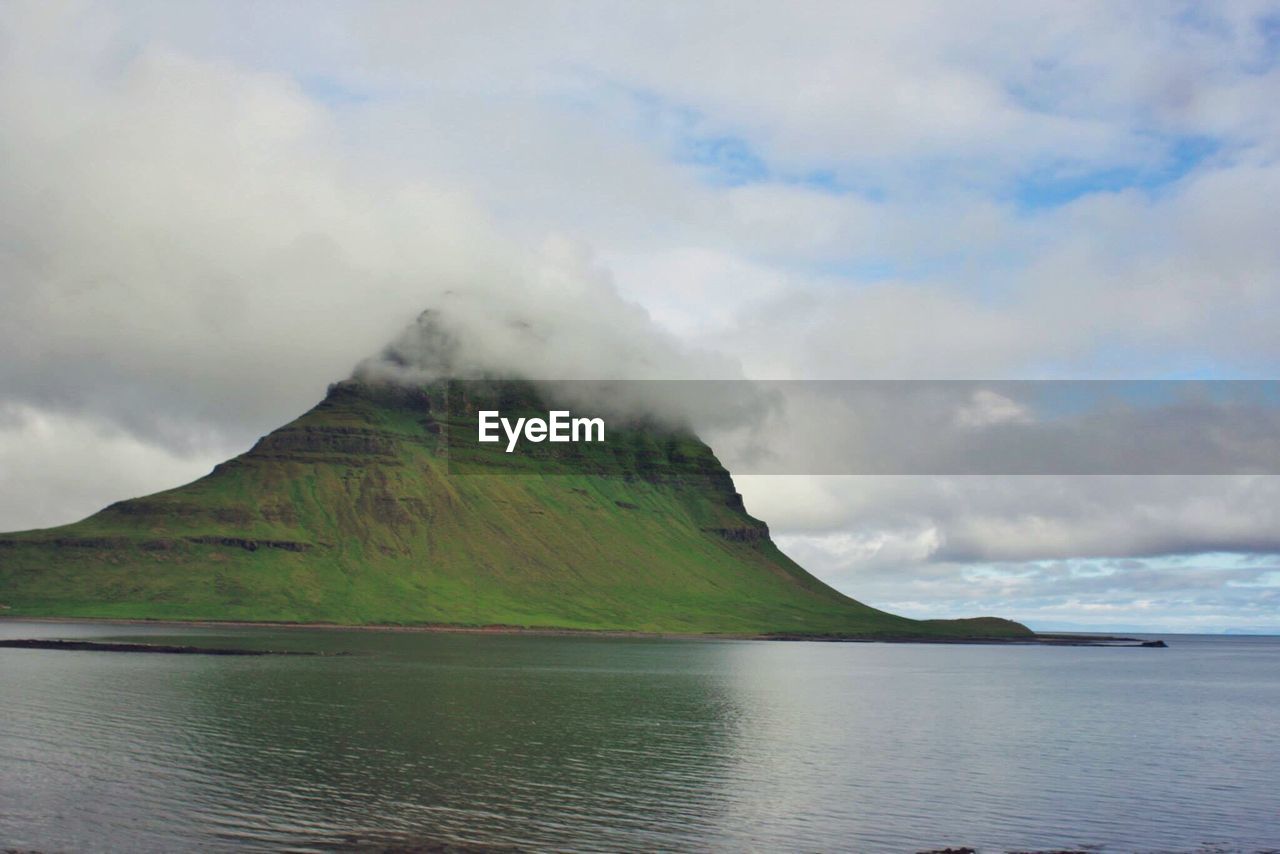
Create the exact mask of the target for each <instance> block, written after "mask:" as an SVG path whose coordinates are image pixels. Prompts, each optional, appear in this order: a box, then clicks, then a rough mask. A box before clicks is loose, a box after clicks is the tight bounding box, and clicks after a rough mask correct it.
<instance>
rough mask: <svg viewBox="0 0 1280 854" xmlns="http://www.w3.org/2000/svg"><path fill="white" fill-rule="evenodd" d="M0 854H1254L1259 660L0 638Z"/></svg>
mask: <svg viewBox="0 0 1280 854" xmlns="http://www.w3.org/2000/svg"><path fill="white" fill-rule="evenodd" d="M0 637H9V638H18V637H65V638H72V637H75V638H92V639H107V638H110V639H119V640H136V641H147V642H166V643H180V644H199V645H204V646H213V645H225V646H245V647H254V648H269V649H293V650H329V651H344V652H350V653H352V654H351V655H350V656H345V657H287V656H271V657H258V658H239V657H236V658H231V657H211V656H186V655H136V654H120V653H104V652H68V651H44V650H21V649H0V849H3V848H6V847H7V848H18V849H40V850H44V851H58V850H69V851H139V852H141V851H188V850H201V851H216V850H231V849H236V850H243V849H245V848H249V849H255V848H257V849H264V848H270V849H280V848H286V849H295V850H320V851H325V850H333V849H334V848H345V847H351V846H353V845H356V844H357V843H360V844H367V845H369V846H371V847H372V846H374V845H413V844H417V845H423V844H428V843H432V842H453V843H461V844H475V845H485V846H503V845H511V846H518V847H520V848H522V849H532V850H608V851H617V850H626V851H639V850H646V851H647V850H656V849H667V850H670V849H696V850H717V851H739V850H759V851H775V850H786V851H915V850H918V849H921V848H929V847H942V846H946V845H971V846H975V847H977V848H979V849H981V850H991V851H1004V850H1009V849H1028V848H1030V849H1048V848H1062V847H1085V846H1088V847H1090V848H1097V849H1100V850H1103V851H1118V852H1128V851H1148V850H1155V851H1167V850H1174V851H1194V850H1199V849H1203V848H1205V847H1214V848H1222V849H1227V850H1237V849H1238V850H1245V851H1254V850H1260V849H1266V848H1280V638H1249V637H1234V638H1232V637H1196V636H1166V638H1167V640H1168V641H1169V643H1170V648H1169V649H1095V648H1040V647H987V646H916V645H887V644H831V643H777V642H760V641H686V640H644V639H607V638H566V637H531V636H515V635H508V636H479V635H449V634H428V633H381V632H378V633H375V632H343V631H323V630H296V629H295V630H287V629H286V630H277V629H257V628H245V629H240V628H207V629H206V628H187V627H162V626H127V625H92V624H75V623H26V622H17V621H0Z"/></svg>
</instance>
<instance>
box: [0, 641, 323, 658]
mask: <svg viewBox="0 0 1280 854" xmlns="http://www.w3.org/2000/svg"><path fill="white" fill-rule="evenodd" d="M0 648H4V649H69V650H80V651H91V652H158V653H166V654H169V655H320V653H318V652H277V651H275V650H269V649H234V648H227V649H223V648H219V647H208V646H174V645H169V644H159V643H116V642H111V641H82V640H46V639H22V640H0Z"/></svg>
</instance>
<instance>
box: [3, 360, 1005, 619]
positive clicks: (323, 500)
mask: <svg viewBox="0 0 1280 854" xmlns="http://www.w3.org/2000/svg"><path fill="white" fill-rule="evenodd" d="M450 388H451V386H450V384H449V383H446V382H435V383H426V384H419V385H416V386H405V385H403V384H396V383H389V382H377V381H359V380H349V381H346V382H342V383H338V384H336V385H334V386H332V387H331V388H330V390H329V393H328V395H327V396H326V397H325V399H324V400H323V401H321V402H320V403H319V404H318V405H317V406H315V407H314V408H313V409H311V410H310V411H309V412H307V413H306V414H304V415H302V416H301V417H300V418H298V419H296V420H295V421H293V422H292V423H289V424H287V425H285V426H283V427H281V428H280V429H278V430H276V431H274V432H272V433H270V434H268V435H267V436H264V437H263V438H262V439H261V440H259V441H258V443H257V444H256V445H254V447H253V448H252V449H251V450H249V451H248V452H247V453H245V454H242V455H240V456H238V457H236V458H234V459H232V460H229V461H227V462H225V463H222V464H221V465H219V466H217V467H216V468H215V469H214V470H213V471H212V472H211V473H210V474H209V475H207V476H205V477H203V478H201V479H200V480H197V481H195V482H193V483H190V484H187V485H185V486H182V487H179V488H177V489H172V490H169V491H167V492H160V493H157V494H155V495H150V496H146V497H143V498H135V499H131V500H128V501H121V502H119V503H116V504H112V505H111V506H109V507H107V508H106V509H104V510H102V511H101V512H99V513H97V514H95V515H93V516H90V517H89V518H87V519H85V520H83V521H81V522H77V523H75V524H72V525H67V526H64V527H60V528H52V529H47V530H39V531H27V532H21V533H15V534H6V535H0V607H3V608H4V609H5V610H4V613H5V614H7V615H9V616H62V617H118V618H147V619H161V620H165V619H168V620H178V619H181V620H254V621H273V622H274V621H280V622H323V623H341V624H405V625H410V624H412V625H423V624H441V625H454V626H490V625H503V626H523V627H540V628H566V629H594V630H634V631H650V632H680V633H684V632H690V633H732V634H752V635H755V634H813V635H843V636H866V637H943V636H948V637H950V636H956V637H960V636H965V637H973V636H984V637H985V636H990V637H997V636H999V637H1009V636H1017V635H1029V634H1030V633H1029V632H1028V630H1026V629H1025V628H1024V627H1022V626H1021V625H1019V624H1017V623H1013V622H1009V621H1006V620H998V619H995V618H980V619H975V620H954V621H942V620H940V621H915V620H909V619H906V618H903V617H898V616H894V615H892V614H888V613H885V612H883V611H879V610H876V609H874V608H871V607H868V606H866V605H863V604H862V603H860V602H857V601H855V600H853V599H850V598H848V597H846V596H844V595H842V594H841V593H838V592H837V591H835V590H833V589H832V588H830V587H828V586H827V585H825V584H823V583H822V582H820V581H819V580H817V579H816V578H814V577H813V576H811V575H809V574H808V573H807V572H805V571H804V570H803V569H802V568H801V567H799V566H798V565H797V564H795V563H794V562H793V561H792V560H790V559H789V558H787V557H786V555H784V554H782V552H780V551H779V550H778V549H777V547H776V546H775V545H774V544H773V542H772V540H771V539H770V537H769V531H768V528H767V527H766V526H765V524H764V523H763V522H761V521H759V520H757V519H754V518H752V517H751V516H750V515H748V514H747V512H746V511H745V509H744V508H743V504H742V499H741V496H740V495H739V494H738V493H737V492H736V491H735V489H734V486H733V481H732V478H731V477H730V475H729V473H728V472H727V471H726V470H725V469H724V468H723V466H721V465H720V463H719V462H718V461H717V460H716V458H715V455H714V454H713V453H712V451H711V449H710V448H708V447H707V446H706V445H705V444H704V443H702V442H701V441H699V440H698V439H697V438H696V437H694V436H693V435H692V434H690V433H687V432H680V431H676V430H669V429H663V428H659V427H657V426H655V425H652V424H645V423H639V422H637V423H634V424H630V425H624V426H623V427H621V428H619V429H614V430H612V431H611V436H610V441H609V443H608V444H607V445H601V446H599V447H596V446H591V445H573V446H571V448H570V449H569V450H568V451H567V452H566V453H567V456H566V455H565V454H563V453H562V454H561V455H560V456H557V455H556V453H553V450H554V451H556V452H559V451H560V449H561V448H562V447H563V446H560V448H557V447H556V446H550V445H539V446H536V447H535V452H534V453H531V454H520V455H515V454H506V453H504V449H503V447H502V446H501V445H496V446H477V445H465V444H462V443H459V442H457V441H451V440H450V437H451V436H453V437H455V438H456V437H459V436H474V435H475V430H476V423H477V414H476V413H477V411H478V409H479V408H480V407H481V406H484V405H485V404H486V401H487V402H488V403H489V404H494V405H496V403H501V404H502V405H503V406H504V408H505V409H504V414H506V412H505V410H516V411H526V410H527V411H535V410H539V409H540V410H541V411H542V412H543V413H544V414H545V411H546V409H547V407H546V406H545V405H544V404H543V403H542V401H541V400H540V399H539V396H538V395H539V392H538V391H537V390H535V389H534V388H533V387H532V386H530V385H528V384H524V383H515V382H504V383H492V384H490V385H489V386H484V387H480V390H476V388H475V387H472V388H471V389H469V390H467V391H465V392H463V393H461V394H462V397H459V398H457V399H452V400H451V399H450V397H449V395H450V394H451V393H452V392H451V391H450ZM486 396H487V397H486ZM495 402H496V403H495ZM464 463H465V465H464Z"/></svg>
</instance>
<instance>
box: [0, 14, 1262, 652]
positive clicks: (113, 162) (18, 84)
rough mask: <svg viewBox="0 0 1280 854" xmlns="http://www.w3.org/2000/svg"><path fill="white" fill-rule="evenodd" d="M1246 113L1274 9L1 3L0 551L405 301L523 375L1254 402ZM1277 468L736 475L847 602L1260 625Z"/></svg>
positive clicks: (1097, 625)
mask: <svg viewBox="0 0 1280 854" xmlns="http://www.w3.org/2000/svg"><path fill="white" fill-rule="evenodd" d="M1277 104H1280V3H1274V2H1220V3H1213V4H1202V3H1177V2H1169V3H1160V2H1152V3H1133V4H1121V3H1109V2H1076V3H1071V4H1062V3H1038V2H1022V3H1016V4H1011V3H984V2H971V3H964V4H958V3H941V2H939V3H921V2H911V0H895V2H892V3H890V2H885V3H875V2H867V3H858V4H851V3H844V2H830V3H828V2H820V0H809V2H799V3H796V2H786V3H767V2H758V0H753V2H750V3H745V2H736V3H720V2H703V3H687V2H673V3H666V2H648V3H634V4H612V3H599V2H577V3H560V2H552V1H551V0H544V2H537V3H523V2H517V0H507V2H501V3H499V2H479V3H466V4H463V3H432V2H417V3H375V2H368V3H345V4H338V3H325V2H319V0H315V1H314V2H305V3H287V2H273V3H235V2H231V3H227V2H219V3H200V2H187V3H182V4H174V3H168V2H145V0H132V2H127V3H118V4H111V3H79V2H68V3H60V2H39V3H27V2H21V0H17V2H15V0H6V2H4V3H3V4H0V119H2V120H0V530H16V529H25V528H31V527H45V526H52V525H57V524H63V523H67V522H71V521H74V520H76V519H79V518H82V517H84V516H86V515H88V514H89V513H92V512H94V511H95V510H97V509H99V508H101V507H102V506H104V505H106V504H108V503H110V502H112V501H115V500H119V499H121V498H124V497H129V496H134V495H140V494H146V493H148V492H152V491H155V490H157V489H162V488H166V487H170V486H174V485H177V484H180V483H183V482H186V481H188V480H191V479H193V478H195V477H198V476H200V475H202V474H204V473H206V472H207V471H208V470H209V469H210V468H211V467H212V466H213V465H214V464H215V463H216V462H218V461H220V460H222V459H225V458H226V457H228V456H231V455H233V454H236V453H239V452H241V451H243V450H245V449H247V448H248V447H249V445H251V444H252V442H253V440H254V439H255V438H256V437H258V436H260V435H262V434H263V433H265V432H267V431H269V430H270V429H272V428H274V427H276V426H278V425H280V424H282V423H284V422H286V421H288V420H289V419H291V418H293V417H295V416H296V415H298V414H299V413H301V412H303V411H305V410H306V409H307V408H308V407H309V406H311V405H312V404H313V403H314V402H315V401H316V400H318V399H319V398H320V397H321V396H322V395H323V393H324V390H325V387H326V385H327V384H328V383H330V382H332V381H334V380H337V379H341V378H343V377H345V376H347V375H349V374H350V372H351V370H352V368H353V366H354V365H356V364H357V363H359V362H360V361H361V360H362V359H364V358H366V357H368V356H370V355H371V354H374V353H377V352H378V351H379V350H380V348H381V347H382V346H383V345H385V344H386V343H387V342H388V341H390V340H392V339H393V338H395V336H396V335H398V334H400V332H401V330H403V329H404V328H405V326H406V325H407V324H409V323H410V322H411V321H412V320H413V318H414V317H415V316H417V314H418V313H419V312H420V311H422V310H423V309H426V308H441V307H443V308H444V310H446V311H448V312H450V316H451V317H452V318H454V322H455V324H456V325H457V328H458V330H459V331H460V333H461V334H463V335H464V336H465V338H466V340H468V341H469V342H472V343H471V346H474V348H475V350H476V353H475V355H476V358H477V359H479V360H481V361H484V360H488V361H490V362H492V363H494V364H499V365H511V364H515V365H521V366H524V367H530V366H535V367H536V369H537V370H538V371H540V372H541V373H543V374H545V375H547V376H557V377H566V376H571V375H574V372H575V371H581V370H582V368H583V366H588V368H589V370H590V371H594V372H597V373H600V374H601V375H617V376H627V377H648V378H673V377H751V378H757V379H770V380H815V379H839V380H867V379H877V380H885V379H889V380H908V379H909V380H952V379H967V380H1013V379H1018V380H1043V379H1071V380H1096V379H1139V380H1163V379H1197V380H1217V379H1274V378H1276V374H1277V372H1276V365H1277V361H1278V360H1280V335H1276V333H1275V327H1276V318H1277V317H1280V241H1277V240H1276V228H1275V223H1274V207H1275V201H1274V200H1275V199H1276V198H1277V197H1280V157H1278V155H1280V107H1277V106H1276V105H1277ZM513 320H518V321H519V322H521V323H524V324H526V327H522V328H528V329H532V330H534V331H535V332H536V334H534V335H529V336H524V337H520V336H511V335H510V334H508V333H509V330H510V328H511V323H512V322H513ZM1276 481H1277V478H1276V476H1273V475H1262V474H1260V475H1231V476H1228V475H1199V476H1191V475H1158V476H1153V475H1089V476H1084V475H1068V474H1046V475H1017V476H1002V475H998V474H991V475H981V476H976V475H970V476H925V475H911V476H905V475H903V476H854V475H844V476H813V475H793V476H779V475H772V476H765V475H756V474H746V475H740V476H739V477H738V478H737V482H738V485H739V488H740V489H741V490H742V492H743V493H744V495H745V497H746V501H747V506H748V509H749V510H750V511H751V512H752V513H753V514H755V515H757V516H759V517H761V518H763V519H764V520H766V521H767V522H768V523H769V524H770V526H771V528H772V530H773V532H774V535H775V537H776V538H777V540H778V541H779V543H780V545H782V547H783V548H784V549H785V550H786V551H787V552H788V553H789V554H791V555H792V556H793V557H795V558H796V559H797V560H799V561H800V562H801V563H802V564H803V565H804V566H805V567H806V568H808V569H809V570H810V571H812V572H813V573H815V574H816V575H818V576H819V577H821V578H823V579H824V580H826V581H827V582H829V583H831V584H833V585H835V586H836V587H838V588H839V589H841V590H843V591H845V592H847V593H849V594H851V595H853V596H855V597H857V598H859V599H862V600H863V601H866V602H868V603H870V604H873V605H876V606H878V607H882V608H886V609H889V610H893V611H897V612H900V613H905V614H908V615H911V616H918V617H943V616H961V615H973V614H978V613H982V614H999V615H1001V616H1007V617H1012V618H1014V619H1018V620H1021V621H1023V622H1026V623H1027V624H1029V625H1031V626H1032V627H1033V628H1039V629H1054V628H1059V629H1061V628H1087V629H1116V630H1139V629H1146V630H1170V631H1224V630H1239V631H1266V630H1270V631H1280V547H1278V546H1280V543H1277V534H1276V532H1277V531H1280V524H1278V523H1280V485H1278V484H1277V482H1276Z"/></svg>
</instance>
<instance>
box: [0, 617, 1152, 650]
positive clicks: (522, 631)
mask: <svg viewBox="0 0 1280 854" xmlns="http://www.w3.org/2000/svg"><path fill="white" fill-rule="evenodd" d="M6 622H14V623H19V622H26V623H84V624H88V625H120V626H176V627H180V626H186V627H190V628H247V629H295V630H296V629H303V630H306V629H311V630H321V631H344V632H388V633H391V632H410V633H434V634H468V635H529V636H534V637H603V638H636V639H649V640H703V641H739V640H752V641H792V642H794V641H810V642H818V643H895V644H902V643H914V644H947V645H951V644H965V645H976V646H1072V647H1081V646H1088V647H1141V646H1143V645H1144V644H1146V643H1147V642H1144V641H1142V640H1141V639H1139V638H1133V637H1121V636H1113V635H1087V634H1080V635H1075V634H1066V633H1062V632H1053V633H1046V634H1036V635H1033V636H1031V637H986V638H984V637H968V638H966V637H927V636H926V637H920V636H912V635H902V636H858V635H847V636H840V635H806V634H799V633H794V632H777V633H772V634H747V633H725V634H709V633H698V632H645V631H638V630H626V629H572V628H551V627H547V628H534V627H529V626H507V625H489V626H459V625H450V624H437V623H427V624H421V625H399V624H395V623H383V624H368V625H351V624H347V623H292V622H273V621H270V620H162V619H146V618H136V617H24V616H19V615H8V614H2V615H0V624H3V623H6Z"/></svg>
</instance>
